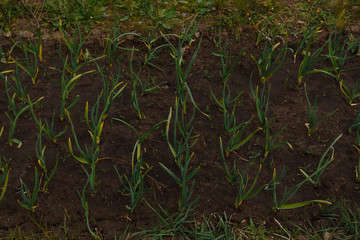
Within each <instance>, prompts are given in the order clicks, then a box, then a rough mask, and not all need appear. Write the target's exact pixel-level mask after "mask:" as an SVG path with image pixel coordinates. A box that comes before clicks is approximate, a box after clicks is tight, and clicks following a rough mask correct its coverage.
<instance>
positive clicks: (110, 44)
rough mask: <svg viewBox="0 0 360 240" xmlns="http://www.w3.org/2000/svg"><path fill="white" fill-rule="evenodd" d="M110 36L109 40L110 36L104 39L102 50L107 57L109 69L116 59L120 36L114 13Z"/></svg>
mask: <svg viewBox="0 0 360 240" xmlns="http://www.w3.org/2000/svg"><path fill="white" fill-rule="evenodd" d="M111 35H112V36H111V38H110V36H109V37H108V38H106V46H105V49H104V54H105V53H106V55H107V57H108V62H109V65H110V67H111V66H112V64H113V61H114V59H115V57H116V49H117V45H118V41H119V39H118V36H119V35H120V19H119V18H118V17H116V15H115V13H114V26H113V28H112V31H111Z"/></svg>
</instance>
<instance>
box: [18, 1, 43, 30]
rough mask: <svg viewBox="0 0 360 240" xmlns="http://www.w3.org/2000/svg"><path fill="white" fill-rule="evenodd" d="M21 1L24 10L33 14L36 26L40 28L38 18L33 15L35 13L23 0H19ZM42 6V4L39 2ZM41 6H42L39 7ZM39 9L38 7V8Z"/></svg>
mask: <svg viewBox="0 0 360 240" xmlns="http://www.w3.org/2000/svg"><path fill="white" fill-rule="evenodd" d="M21 3H22V4H23V5H24V7H25V8H26V10H28V11H29V12H30V14H31V15H32V16H33V18H34V20H35V22H36V26H37V28H40V23H39V19H38V17H37V16H36V15H35V13H34V12H33V11H31V9H30V8H29V7H28V6H27V5H26V4H25V2H24V0H21ZM41 5H42V6H43V5H44V4H41ZM41 8H42V7H41ZM38 9H40V8H38ZM36 12H39V10H37V11H36Z"/></svg>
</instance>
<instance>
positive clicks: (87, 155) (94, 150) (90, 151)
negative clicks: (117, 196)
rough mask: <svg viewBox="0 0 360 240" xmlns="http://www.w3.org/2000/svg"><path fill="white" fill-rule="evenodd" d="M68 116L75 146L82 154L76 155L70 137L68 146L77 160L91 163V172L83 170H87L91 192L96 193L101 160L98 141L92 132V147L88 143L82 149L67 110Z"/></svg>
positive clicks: (87, 163)
mask: <svg viewBox="0 0 360 240" xmlns="http://www.w3.org/2000/svg"><path fill="white" fill-rule="evenodd" d="M67 117H68V120H69V122H70V125H71V130H72V133H73V137H74V141H75V146H76V148H77V150H78V151H79V153H80V156H76V155H75V154H74V152H73V148H72V144H71V138H69V141H68V147H69V151H70V154H71V155H72V156H73V158H75V159H76V160H77V161H79V162H80V163H83V164H86V165H90V169H91V170H90V173H89V172H88V171H87V170H86V169H85V168H84V167H83V170H84V171H85V173H86V175H87V177H88V181H89V183H90V187H91V194H95V192H96V191H95V186H96V182H95V166H96V163H97V162H98V161H99V151H100V150H99V145H98V144H97V143H96V139H95V138H94V137H93V136H92V134H91V133H90V136H91V139H92V142H91V147H90V148H88V147H87V146H86V145H85V146H84V147H85V150H82V148H81V147H80V144H79V142H78V139H77V136H76V132H75V129H74V125H73V122H72V121H71V118H70V114H69V112H67Z"/></svg>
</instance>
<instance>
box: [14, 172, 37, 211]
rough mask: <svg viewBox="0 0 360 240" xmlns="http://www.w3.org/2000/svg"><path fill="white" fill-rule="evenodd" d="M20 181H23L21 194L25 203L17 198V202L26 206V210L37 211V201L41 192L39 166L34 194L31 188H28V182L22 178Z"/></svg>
mask: <svg viewBox="0 0 360 240" xmlns="http://www.w3.org/2000/svg"><path fill="white" fill-rule="evenodd" d="M20 183H21V188H20V194H21V197H22V198H23V200H24V203H22V202H20V200H17V202H18V203H19V205H20V206H21V207H23V208H25V209H26V210H29V211H32V212H35V208H36V206H35V202H36V199H37V196H38V193H39V174H38V170H37V168H36V167H35V183H34V191H33V193H32V194H31V193H30V190H29V189H28V187H27V186H26V184H25V183H24V182H23V181H22V180H21V179H20Z"/></svg>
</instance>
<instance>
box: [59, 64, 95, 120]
mask: <svg viewBox="0 0 360 240" xmlns="http://www.w3.org/2000/svg"><path fill="white" fill-rule="evenodd" d="M66 67H67V58H66V60H65V63H64V68H63V70H62V75H61V104H60V120H61V121H63V120H64V117H65V115H66V113H67V112H68V111H69V110H70V109H71V108H72V107H73V106H74V105H75V104H76V103H77V102H78V101H79V99H80V96H79V95H77V96H76V97H75V99H74V100H73V101H72V102H71V103H70V104H69V103H68V98H69V94H70V92H71V91H72V90H73V88H74V87H75V86H76V84H77V83H78V81H79V78H80V77H82V76H83V75H86V74H89V73H92V72H94V70H91V71H87V72H84V73H81V74H77V75H75V74H74V75H72V77H71V78H70V79H68V77H67V76H66Z"/></svg>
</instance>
